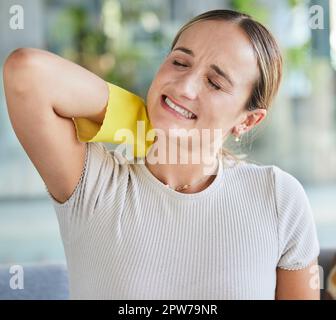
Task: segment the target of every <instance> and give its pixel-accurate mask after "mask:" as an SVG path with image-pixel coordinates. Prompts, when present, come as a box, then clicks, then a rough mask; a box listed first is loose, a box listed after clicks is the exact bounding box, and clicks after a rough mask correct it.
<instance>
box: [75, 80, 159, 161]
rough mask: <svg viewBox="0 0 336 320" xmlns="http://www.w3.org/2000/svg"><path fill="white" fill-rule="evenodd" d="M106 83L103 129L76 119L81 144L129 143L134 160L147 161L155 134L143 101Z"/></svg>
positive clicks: (81, 119) (93, 123) (90, 122)
mask: <svg viewBox="0 0 336 320" xmlns="http://www.w3.org/2000/svg"><path fill="white" fill-rule="evenodd" d="M106 83H107V86H108V89H109V98H108V102H107V106H106V113H105V117H104V120H103V123H102V125H101V126H100V125H98V124H97V123H95V122H93V121H91V120H89V119H86V118H74V119H73V120H74V123H75V127H76V132H77V137H78V140H79V141H81V142H108V143H112V144H121V143H126V144H129V145H133V147H134V149H133V150H134V157H144V156H145V155H146V153H147V151H148V149H149V147H150V146H151V145H152V143H153V141H154V137H155V134H154V130H152V129H153V127H152V126H151V124H150V121H149V117H148V113H147V107H146V105H145V103H144V101H143V99H142V98H141V97H139V96H137V95H135V94H133V93H131V92H129V91H127V90H125V89H123V88H120V87H118V86H116V85H114V84H112V83H109V82H106Z"/></svg>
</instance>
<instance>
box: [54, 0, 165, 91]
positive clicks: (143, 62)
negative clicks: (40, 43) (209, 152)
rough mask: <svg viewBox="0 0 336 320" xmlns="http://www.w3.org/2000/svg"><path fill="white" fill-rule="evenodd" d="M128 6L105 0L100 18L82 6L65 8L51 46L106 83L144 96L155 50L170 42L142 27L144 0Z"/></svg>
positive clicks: (158, 30)
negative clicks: (145, 79)
mask: <svg viewBox="0 0 336 320" xmlns="http://www.w3.org/2000/svg"><path fill="white" fill-rule="evenodd" d="M124 4H125V6H124V8H123V7H122V6H121V4H120V3H119V1H118V0H105V1H103V2H102V12H101V15H100V16H99V17H93V13H92V12H90V11H89V9H87V8H86V7H84V6H82V5H75V6H68V7H67V8H64V9H62V11H61V12H60V13H59V15H58V17H57V19H56V21H55V23H54V25H53V27H52V29H51V32H50V37H51V40H50V43H51V44H52V46H53V47H54V51H56V52H57V53H59V54H60V55H62V56H63V57H65V58H67V59H69V60H71V61H74V62H76V63H78V64H80V65H82V66H83V67H85V68H87V69H89V70H90V71H92V72H94V73H95V74H97V75H99V76H100V77H102V78H104V79H105V80H107V81H110V82H113V83H115V84H116V85H120V86H123V87H126V88H128V89H130V90H135V91H138V92H141V93H142V94H144V93H145V91H146V84H145V83H143V82H142V81H141V79H140V78H141V76H142V73H143V72H147V73H150V72H151V69H153V68H154V66H153V63H152V57H151V53H152V52H153V47H154V46H155V47H156V49H160V48H162V47H164V46H165V43H166V42H167V40H166V38H165V35H164V34H163V33H162V31H161V29H160V28H157V29H156V30H152V31H151V32H149V31H146V30H143V29H142V28H141V23H140V22H139V21H140V20H141V15H143V13H144V11H143V7H146V6H145V4H144V1H143V0H136V1H134V2H133V1H132V3H128V2H125V3H124ZM105 5H106V6H105ZM147 7H148V5H147ZM104 10H105V12H104ZM119 11H120V12H119ZM94 18H96V19H94ZM119 20H120V21H119ZM97 21H99V22H98V23H97ZM135 38H140V40H139V41H136V40H135ZM152 71H154V70H152ZM151 73H153V72H151ZM148 77H149V75H147V78H148Z"/></svg>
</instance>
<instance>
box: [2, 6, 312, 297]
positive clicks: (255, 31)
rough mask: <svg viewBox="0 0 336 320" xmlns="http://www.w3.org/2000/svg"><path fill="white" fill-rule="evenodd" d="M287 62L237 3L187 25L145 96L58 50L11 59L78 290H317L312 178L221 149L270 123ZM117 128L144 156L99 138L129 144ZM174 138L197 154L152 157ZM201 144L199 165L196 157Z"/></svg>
mask: <svg viewBox="0 0 336 320" xmlns="http://www.w3.org/2000/svg"><path fill="white" fill-rule="evenodd" d="M281 65H282V61H281V55H280V52H279V48H278V46H277V44H276V42H275V40H274V39H273V37H272V36H271V34H270V33H269V32H268V31H267V30H266V29H265V28H264V27H263V26H262V25H260V24H259V23H257V22H255V21H254V20H253V19H252V18H251V17H249V16H247V15H243V14H240V13H237V12H234V11H228V10H215V11H209V12H206V13H204V14H202V15H199V16H197V17H195V18H194V19H193V20H191V21H190V22H188V23H187V24H186V25H185V26H184V27H182V29H181V30H180V31H179V33H178V34H177V36H176V38H175V40H174V42H173V44H172V50H171V52H170V53H169V55H168V56H167V57H166V59H165V60H164V62H163V64H162V65H161V67H160V69H159V71H158V73H157V74H156V76H155V78H154V80H153V82H152V84H151V87H150V89H149V91H148V95H147V101H146V104H144V102H143V101H142V100H141V98H139V97H137V96H135V95H133V94H131V93H130V92H128V91H126V90H123V89H121V88H118V87H116V86H114V85H113V84H110V83H107V84H106V82H105V81H103V80H102V79H100V78H98V77H97V76H95V75H94V74H92V73H90V72H89V71H87V70H85V69H83V68H81V67H80V66H78V65H75V64H73V63H71V62H69V61H66V60H64V59H62V58H60V57H58V56H56V55H54V54H51V53H48V52H45V51H41V50H37V49H18V50H16V51H14V52H13V53H12V54H11V55H10V56H9V58H8V59H7V61H6V63H5V67H4V81H5V92H6V98H7V104H8V111H9V115H10V119H11V122H12V125H13V128H14V130H15V132H16V134H17V136H18V139H19V140H20V142H21V144H22V146H23V147H24V149H25V151H26V152H27V154H28V156H29V157H30V159H31V160H32V162H33V164H34V165H35V166H36V168H37V170H38V172H39V173H40V175H41V177H42V178H43V181H44V182H45V184H46V187H47V191H48V194H49V195H50V197H51V199H52V201H53V204H54V207H55V209H56V213H57V217H58V219H59V224H60V231H61V235H62V239H63V243H64V248H65V253H66V259H67V264H68V269H69V277H70V294H71V298H73V299H82V298H83V299H319V289H318V287H317V288H316V286H315V287H314V283H313V281H312V280H313V277H314V276H316V275H314V274H313V273H312V270H314V269H312V267H315V266H316V264H317V256H318V254H319V246H318V242H317V237H316V231H315V226H314V221H313V218H312V213H311V208H310V205H309V202H308V199H307V196H306V194H305V191H304V189H303V187H302V186H301V184H300V183H299V182H298V181H297V180H296V179H295V178H294V177H293V176H291V175H290V174H288V173H286V172H285V171H283V170H281V169H280V168H278V167H277V166H260V165H255V164H251V163H247V162H242V161H238V160H237V159H236V161H232V158H229V157H228V156H227V154H226V153H225V152H224V156H223V158H221V157H220V156H219V155H220V154H221V150H222V149H221V144H222V143H223V142H224V141H225V139H226V138H227V137H228V136H229V135H230V134H232V135H234V136H236V137H237V138H238V137H240V136H241V135H242V134H244V133H246V132H247V131H249V130H251V129H252V128H253V127H254V126H256V125H257V124H258V123H260V122H261V121H262V120H263V119H265V117H266V115H267V109H268V108H269V107H270V104H271V101H272V99H273V98H274V96H275V94H276V92H277V90H278V86H279V83H280V78H281ZM72 118H73V119H72ZM73 120H74V122H73ZM138 120H142V121H143V122H144V124H145V131H146V133H149V132H150V131H152V132H153V130H152V129H154V132H155V140H154V143H153V137H154V136H153V135H152V136H151V137H152V140H150V139H145V137H144V136H141V135H140V134H139V132H138V131H137V130H136V122H137V121H138ZM74 124H75V126H74ZM118 129H126V130H128V132H129V131H130V132H132V133H133V134H134V135H135V136H136V140H134V143H133V145H135V144H137V146H142V147H145V148H146V149H145V153H144V152H143V149H142V148H139V149H138V148H136V149H135V150H137V151H135V153H134V155H136V156H137V157H139V158H141V159H142V158H143V156H144V161H143V162H142V163H131V162H130V161H125V157H124V156H123V155H122V154H121V153H119V152H114V151H108V150H106V148H105V147H104V145H103V144H102V143H101V142H102V141H107V142H118V141H119V143H120V140H118V139H119V138H120V135H119V137H118V136H117V135H116V134H117V130H118ZM171 129H175V130H171ZM180 129H186V130H189V131H191V132H192V134H191V136H187V141H190V140H191V138H192V139H194V138H195V137H196V138H197V134H196V133H197V132H201V131H202V130H208V131H210V139H208V140H207V141H206V140H204V141H203V140H201V141H202V144H201V147H195V148H194V147H190V145H187V146H185V145H184V144H182V142H181V141H179V139H178V135H179V134H180V132H179V130H180ZM216 129H221V135H220V136H219V137H220V139H219V138H218V135H217V136H216V138H215V134H214V132H215V130H216ZM170 130H171V131H170ZM119 133H120V131H119ZM123 133H124V131H123ZM139 137H140V139H139ZM135 141H136V142H135ZM167 143H168V145H167ZM172 146H177V147H179V149H178V150H179V152H178V153H177V156H178V157H177V160H181V159H182V158H184V159H185V158H186V159H187V161H186V162H182V161H177V162H174V163H172V161H170V162H169V161H168V162H167V161H159V162H157V161H156V162H155V161H154V160H155V153H156V152H157V151H158V152H161V153H165V152H166V151H167V150H169V147H172ZM204 150H206V151H204ZM203 151H204V152H203ZM200 153H202V155H204V156H203V157H202V161H198V162H196V163H195V161H192V160H190V157H189V158H188V157H187V156H192V155H195V154H196V155H199V154H200ZM126 160H127V159H126ZM128 160H129V159H128ZM225 160H229V161H225ZM209 163H211V164H212V166H211V169H208V170H207V172H206V170H205V169H206V164H209ZM227 164H229V165H227Z"/></svg>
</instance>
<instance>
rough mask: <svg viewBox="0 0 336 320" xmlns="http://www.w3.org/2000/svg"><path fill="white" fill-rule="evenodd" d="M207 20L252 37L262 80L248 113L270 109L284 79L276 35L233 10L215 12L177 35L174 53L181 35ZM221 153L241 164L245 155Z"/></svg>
mask: <svg viewBox="0 0 336 320" xmlns="http://www.w3.org/2000/svg"><path fill="white" fill-rule="evenodd" d="M206 20H224V21H230V22H232V23H235V24H237V25H238V26H239V27H240V28H241V29H242V30H243V31H244V32H245V34H246V35H247V37H248V38H249V40H250V42H251V45H252V48H253V50H254V53H255V56H256V58H257V63H258V68H259V78H258V79H257V81H256V82H255V84H254V87H253V89H252V92H251V95H250V97H249V99H248V100H247V103H246V106H245V108H246V110H248V111H252V110H255V109H266V110H267V109H268V108H269V107H270V105H271V103H272V101H273V99H274V97H275V95H276V93H277V92H278V89H279V85H280V82H281V78H282V56H281V52H280V49H279V46H278V44H277V42H276V40H275V39H274V37H273V36H272V34H271V33H270V32H269V31H268V30H267V29H266V28H265V27H264V26H263V25H262V24H261V23H259V22H257V21H255V20H253V18H252V17H251V16H249V15H247V14H244V13H240V12H237V11H232V10H211V11H207V12H205V13H202V14H200V15H198V16H196V17H194V18H192V19H191V20H190V21H188V22H187V23H186V24H184V25H183V26H182V27H181V29H180V30H179V31H178V32H177V34H176V36H175V38H174V40H173V42H172V45H171V50H173V48H174V47H175V45H176V43H177V41H178V39H179V38H180V36H181V34H182V33H183V32H184V31H185V30H186V29H187V28H189V27H190V26H192V25H193V24H195V23H197V22H200V21H206ZM219 154H220V155H222V156H225V157H228V158H230V157H231V158H233V159H235V160H236V161H238V162H239V161H240V158H241V157H242V156H244V155H240V156H239V155H238V156H237V155H234V154H233V153H231V152H230V151H229V150H227V149H226V148H224V147H222V148H221V149H220V151H219Z"/></svg>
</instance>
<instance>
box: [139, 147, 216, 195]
mask: <svg viewBox="0 0 336 320" xmlns="http://www.w3.org/2000/svg"><path fill="white" fill-rule="evenodd" d="M187 156H188V157H187ZM166 158H168V159H166ZM159 159H160V160H159ZM181 159H187V160H188V161H187V163H184V162H183V163H181V162H182V161H181ZM163 160H164V161H163ZM175 160H176V161H173V162H172V163H170V162H169V157H168V156H167V157H161V158H159V157H154V151H153V149H152V150H151V152H149V153H148V155H147V157H146V158H145V165H146V167H147V168H148V170H149V171H150V172H151V173H152V174H153V175H154V176H155V177H156V178H157V179H158V180H160V181H161V182H162V183H164V184H165V185H168V186H169V187H170V188H172V189H174V190H175V189H176V188H177V187H181V186H184V185H190V186H189V187H187V188H186V189H185V190H181V191H179V192H183V193H196V192H200V191H202V190H205V189H206V188H207V187H208V186H209V185H210V184H211V183H212V182H213V181H214V179H215V177H216V175H217V172H218V166H219V160H218V157H216V156H212V157H210V156H209V157H207V159H206V161H205V160H204V158H202V159H200V160H201V161H198V162H197V161H196V163H195V161H193V159H192V156H191V155H190V154H184V156H183V157H181V156H180V157H176V159H175ZM176 191H178V190H176Z"/></svg>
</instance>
